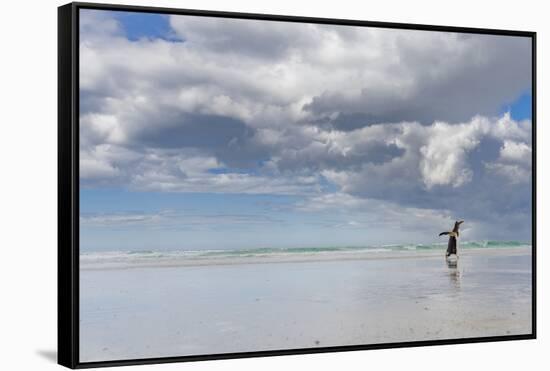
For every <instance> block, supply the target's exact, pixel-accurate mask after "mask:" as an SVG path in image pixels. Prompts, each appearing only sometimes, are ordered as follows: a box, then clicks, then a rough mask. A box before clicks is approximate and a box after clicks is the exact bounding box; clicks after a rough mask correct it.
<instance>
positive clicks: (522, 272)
mask: <svg viewBox="0 0 550 371" xmlns="http://www.w3.org/2000/svg"><path fill="white" fill-rule="evenodd" d="M270 259H271V260H270ZM186 261H187V262H188V260H185V259H181V260H180V261H179V263H178V264H175V263H174V264H160V265H159V264H141V265H140V264H134V265H133V266H132V265H120V264H119V265H117V264H110V265H109V264H106V263H105V262H100V263H98V262H97V261H96V262H94V263H90V262H89V261H86V260H85V261H84V263H83V264H82V268H81V273H80V292H81V297H80V318H81V320H80V358H81V361H82V362H88V361H104V360H117V359H133V358H148V357H166V356H183V355H200V354H214V353H227V352H246V351H257V350H277V349H293V348H304V347H307V348H311V347H327V346H340V345H357V344H374V343H391V342H407V341H418V340H434V339H456V338H469V337H481V336H498V335H512V334H514V335H516V334H528V333H530V332H531V248H530V247H515V248H497V249H490V248H485V249H470V250H465V251H464V252H462V254H461V257H460V260H459V264H458V267H457V268H449V267H448V266H447V265H446V263H445V261H444V259H443V257H442V254H441V252H437V253H434V252H431V251H429V252H414V251H411V252H403V253H401V254H396V253H383V252H382V253H380V254H372V253H370V254H363V255H361V254H345V253H338V252H335V253H332V254H317V255H316V256H315V258H314V257H312V256H307V254H305V255H300V256H299V258H297V257H287V258H284V257H278V258H277V259H273V258H269V257H263V258H262V257H258V259H256V260H248V261H247V262H246V263H243V262H242V261H239V260H235V261H230V260H227V259H225V260H223V262H220V261H216V259H213V260H211V261H209V263H208V264H206V263H205V262H204V261H201V262H198V263H197V262H195V263H189V262H188V263H187V264H185V262H186ZM102 264H103V268H102ZM128 268H132V269H128Z"/></svg>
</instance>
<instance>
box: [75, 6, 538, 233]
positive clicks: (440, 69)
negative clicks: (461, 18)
mask: <svg viewBox="0 0 550 371" xmlns="http://www.w3.org/2000/svg"><path fill="white" fill-rule="evenodd" d="M94 16H97V15H94ZM85 18H86V16H83V18H82V19H84V22H83V23H82V24H83V25H84V26H83V29H82V33H83V37H82V38H81V41H82V43H81V71H80V72H81V90H80V91H81V175H82V176H83V185H84V186H102V185H118V186H124V187H129V188H134V189H140V190H155V191H169V192H197V191H206V192H209V191H210V192H237V193H276V194H298V195H316V194H318V193H320V192H322V189H323V187H322V186H323V185H322V184H321V183H322V182H326V181H327V180H328V182H330V183H331V184H332V185H334V186H336V187H338V188H339V190H340V191H341V192H345V193H347V194H349V195H353V196H355V197H358V198H363V199H376V200H380V201H385V202H388V203H398V204H401V205H403V206H404V207H412V208H430V209H433V210H446V211H447V212H449V213H452V214H453V215H462V216H463V217H464V218H469V219H479V218H483V219H484V220H486V221H487V222H486V223H487V226H489V225H497V224H495V223H498V220H499V216H502V215H506V220H507V221H511V220H513V221H514V222H513V223H512V222H510V223H511V224H510V226H511V225H512V224H514V223H515V224H516V228H517V229H521V228H523V229H525V228H527V227H526V226H527V225H528V224H527V223H528V220H529V219H528V218H527V216H528V215H529V211H530V208H531V205H530V189H529V186H530V184H529V179H527V181H526V182H525V181H522V182H515V181H513V180H511V179H512V178H511V177H513V176H516V177H518V175H521V174H530V172H531V168H530V167H529V164H528V163H526V161H527V160H528V158H527V155H526V153H527V152H528V150H526V149H525V147H526V146H527V147H529V148H530V145H531V139H530V122H524V123H516V122H513V120H510V118H509V117H508V118H506V117H504V118H501V120H500V121H499V120H496V119H493V118H491V117H493V116H495V114H497V113H498V112H499V110H500V109H501V108H502V105H503V104H506V103H507V102H511V101H513V100H514V99H515V98H516V97H517V96H518V95H519V94H521V93H522V92H524V91H525V90H526V89H529V87H530V78H531V70H530V68H531V65H530V45H529V43H528V41H529V40H528V39H522V38H516V37H506V36H483V35H467V36H465V35H459V34H452V33H432V32H420V31H418V32H417V31H402V30H382V29H370V28H354V27H333V26H327V25H324V26H321V25H304V24H289V23H277V22H274V23H266V22H249V21H239V22H237V21H235V20H228V19H226V20H220V19H207V18H200V19H198V18H193V17H174V18H172V19H171V24H172V26H173V27H174V29H175V32H177V33H178V34H179V35H180V36H181V37H182V38H183V39H185V42H182V43H170V42H167V41H165V40H148V39H143V40H139V41H130V40H126V39H125V38H124V37H123V33H121V32H120V29H118V28H117V25H116V24H113V23H112V22H111V21H110V20H109V19H108V17H106V18H105V17H103V18H102V22H105V26H106V28H105V29H104V30H102V31H101V30H100V31H98V30H95V29H94V28H92V27H88V26H86V24H92V23H93V22H92V23H90V22H88V23H86V20H85ZM476 115H482V116H485V117H478V118H475V119H472V120H470V119H471V118H472V117H474V116H476ZM468 120H469V121H468ZM451 126H452V127H454V129H451ZM436 135H440V136H441V138H438V137H436ZM454 135H456V136H454ZM446 138H447V139H449V138H450V139H449V140H450V141H449V142H448V143H449V144H448V145H447V144H446V143H447V142H445V139H446ZM429 139H433V140H432V141H431V142H430V141H428V140H429ZM506 141H509V142H513V143H514V144H509V147H508V148H507V149H506V150H504V152H503V149H502V148H503V146H504V145H505V142H506ZM438 143H439V144H441V143H444V145H438ZM453 146H454V147H453ZM526 159H527V160H526ZM212 169H221V170H220V171H219V173H216V172H215V171H214V172H213V171H212ZM495 189H498V192H494V190H495ZM518 215H521V216H526V217H525V219H524V220H525V221H522V220H523V219H521V218H520V217H519V216H518ZM487 230H490V228H489V227H487Z"/></svg>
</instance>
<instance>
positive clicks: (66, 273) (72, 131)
mask: <svg viewBox="0 0 550 371" xmlns="http://www.w3.org/2000/svg"><path fill="white" fill-rule="evenodd" d="M80 9H99V10H123V11H132V12H145V13H149V12H154V13H158V14H178V15H193V16H207V17H223V18H238V19H253V20H274V21H284V22H300V23H315V24H333V25H350V26H362V27H378V28H391V29H403V30H426V31H443V32H459V33H473V34H488V35H507V36H521V37H527V38H530V39H531V42H532V56H531V58H532V91H531V94H532V107H531V108H532V146H533V147H532V148H533V151H532V169H533V171H532V205H533V208H532V221H533V222H532V238H533V240H532V333H531V334H525V335H509V336H488V337H478V338H467V339H448V340H430V341H412V342H403V343H385V344H365V345H353V346H334V347H319V348H301V349H286V350H276V351H251V352H240V353H225V354H208V355H197V356H178V357H163V358H147V359H121V360H109V361H100V362H80V360H79V150H78V149H79V52H78V50H79V48H78V45H79V10H80ZM536 93H537V89H536V32H531V31H513V30H500V29H487V28H467V27H450V26H435V25H424V24H406V23H388V22H372V21H358V20H348V19H330V18H314V17H301V16H284V15H271V14H252V13H235V12H225V11H204V10H190V9H175V8H158V7H148V6H129V5H111V4H96V3H79V2H76V3H70V4H67V5H63V6H60V7H59V8H58V363H59V364H60V365H63V366H66V367H69V368H90V367H107V366H122V365H139V364H154V363H169V362H186V361H201V360H215V359H231V358H244V357H264V356H280V355H291V354H308V353H324V352H343V351H353V350H367V349H385V348H401V347H419V346H431V345H447V344H462V343H481V342H496V341H509V340H527V339H535V338H536V328H537V327H536V314H537V312H536V308H537V301H536V299H537V295H536V292H537V290H536V271H537V269H536V268H537V265H536V263H537V262H536V257H537V253H536V250H537V244H536V221H537V219H536V152H537V151H536V144H537V142H536V126H537V124H536V122H537V119H536V116H537V115H536V113H537V111H536Z"/></svg>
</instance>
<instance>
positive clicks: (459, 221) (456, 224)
mask: <svg viewBox="0 0 550 371" xmlns="http://www.w3.org/2000/svg"><path fill="white" fill-rule="evenodd" d="M462 223H464V220H457V221H456V222H455V228H458V227H460V225H461V224H462Z"/></svg>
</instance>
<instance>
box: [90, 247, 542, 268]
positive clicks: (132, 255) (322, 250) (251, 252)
mask: <svg viewBox="0 0 550 371" xmlns="http://www.w3.org/2000/svg"><path fill="white" fill-rule="evenodd" d="M446 247H447V243H446V242H445V243H436V244H395V245H380V246H344V247H338V246H328V247H296V248H254V249H238V250H223V249H219V250H171V251H161V250H158V251H157V250H139V251H138V250H136V251H107V252H83V253H81V254H80V261H81V262H82V263H83V264H88V263H89V264H94V263H133V262H155V261H159V262H168V261H176V260H177V261H182V260H185V261H208V260H216V261H220V260H222V261H223V260H224V259H228V260H230V259H232V260H235V259H239V260H240V259H242V260H244V261H246V260H247V259H253V258H262V259H274V260H276V259H277V258H289V257H290V258H292V257H294V258H299V257H300V256H303V257H315V256H319V257H321V256H322V257H330V255H335V256H336V255H337V256H342V255H346V256H349V257H353V255H354V254H357V255H358V256H359V255H361V256H365V255H369V254H373V256H375V255H381V253H386V254H390V255H393V253H395V254H399V253H405V252H407V253H409V254H410V253H414V252H419V253H422V252H424V253H428V252H434V253H435V252H437V251H441V252H443V251H445V249H446ZM519 247H524V248H529V247H531V245H530V244H529V243H525V242H521V241H464V242H460V243H459V250H471V249H506V248H519Z"/></svg>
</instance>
